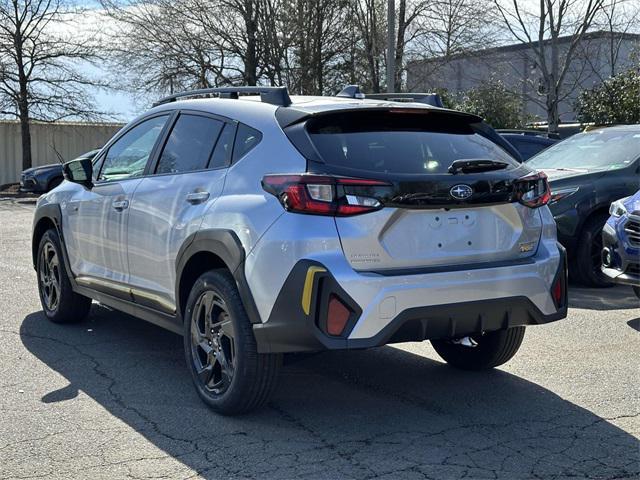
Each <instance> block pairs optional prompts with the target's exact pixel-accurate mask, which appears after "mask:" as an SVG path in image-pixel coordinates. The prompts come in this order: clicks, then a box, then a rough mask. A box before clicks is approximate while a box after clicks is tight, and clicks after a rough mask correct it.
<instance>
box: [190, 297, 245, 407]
mask: <svg viewBox="0 0 640 480" xmlns="http://www.w3.org/2000/svg"><path fill="white" fill-rule="evenodd" d="M234 335H235V332H234V328H233V322H232V320H231V316H230V315H229V312H228V310H227V306H226V304H225V302H224V300H223V299H222V298H221V297H220V296H219V295H218V294H216V293H215V292H213V291H207V292H204V293H203V294H202V295H200V298H199V299H198V301H197V302H196V304H195V308H194V309H193V315H192V318H191V359H192V362H193V365H194V367H195V370H196V374H197V377H198V379H199V381H200V382H201V385H202V386H203V387H204V388H205V389H206V390H208V391H209V392H211V393H213V394H216V395H221V394H223V393H224V392H226V391H227V389H228V388H229V386H230V385H231V381H232V380H233V374H234V371H235V363H236V362H235V360H236V352H235V341H234Z"/></svg>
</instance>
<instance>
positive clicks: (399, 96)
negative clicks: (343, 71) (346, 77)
mask: <svg viewBox="0 0 640 480" xmlns="http://www.w3.org/2000/svg"><path fill="white" fill-rule="evenodd" d="M336 97H345V98H357V99H364V98H369V99H373V100H386V101H388V102H416V103H423V104H425V105H431V106H432V107H438V108H444V104H443V103H442V99H441V98H440V95H438V94H437V93H367V94H365V93H363V92H362V91H360V87H359V86H358V85H347V86H346V87H344V88H343V89H342V90H341V91H340V93H338V94H337V95H336Z"/></svg>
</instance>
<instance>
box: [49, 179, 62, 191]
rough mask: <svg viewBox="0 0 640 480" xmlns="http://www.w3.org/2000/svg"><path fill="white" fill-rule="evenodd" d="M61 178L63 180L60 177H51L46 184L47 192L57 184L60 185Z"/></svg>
mask: <svg viewBox="0 0 640 480" xmlns="http://www.w3.org/2000/svg"><path fill="white" fill-rule="evenodd" d="M62 180H63V178H62V177H55V178H52V179H51V180H50V181H49V183H48V185H47V192H50V191H51V190H53V189H54V188H56V187H57V186H58V185H60V184H61V183H62Z"/></svg>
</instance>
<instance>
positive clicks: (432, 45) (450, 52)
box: [405, 0, 498, 84]
mask: <svg viewBox="0 0 640 480" xmlns="http://www.w3.org/2000/svg"><path fill="white" fill-rule="evenodd" d="M414 4H415V5H416V6H415V7H414V9H415V11H417V16H416V18H415V19H414V20H413V23H412V24H411V25H409V32H410V33H409V38H408V41H407V42H406V48H405V57H406V58H405V64H409V63H411V62H413V61H416V62H418V63H415V65H420V68H414V69H412V75H413V81H412V83H413V84H423V83H425V82H427V81H429V80H428V79H431V78H433V77H434V76H436V75H437V74H438V71H439V70H440V69H443V68H445V69H446V68H447V67H448V62H449V61H450V60H451V59H452V58H453V57H454V56H455V55H459V54H463V53H466V52H471V51H475V50H480V49H485V48H489V47H493V46H495V45H496V43H497V31H498V28H497V22H496V21H495V15H494V13H493V12H492V11H491V9H488V8H487V5H486V3H484V2H478V1H477V0H429V1H425V2H415V0H414ZM434 58H437V59H438V61H435V62H430V61H429V60H430V59H434Z"/></svg>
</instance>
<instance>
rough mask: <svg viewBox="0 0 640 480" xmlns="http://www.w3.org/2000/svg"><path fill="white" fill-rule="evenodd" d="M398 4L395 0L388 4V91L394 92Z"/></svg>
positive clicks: (390, 0)
mask: <svg viewBox="0 0 640 480" xmlns="http://www.w3.org/2000/svg"><path fill="white" fill-rule="evenodd" d="M395 37H396V5H395V0H388V4H387V93H393V92H394V87H395V77H396V76H395V71H396V52H395Z"/></svg>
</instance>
